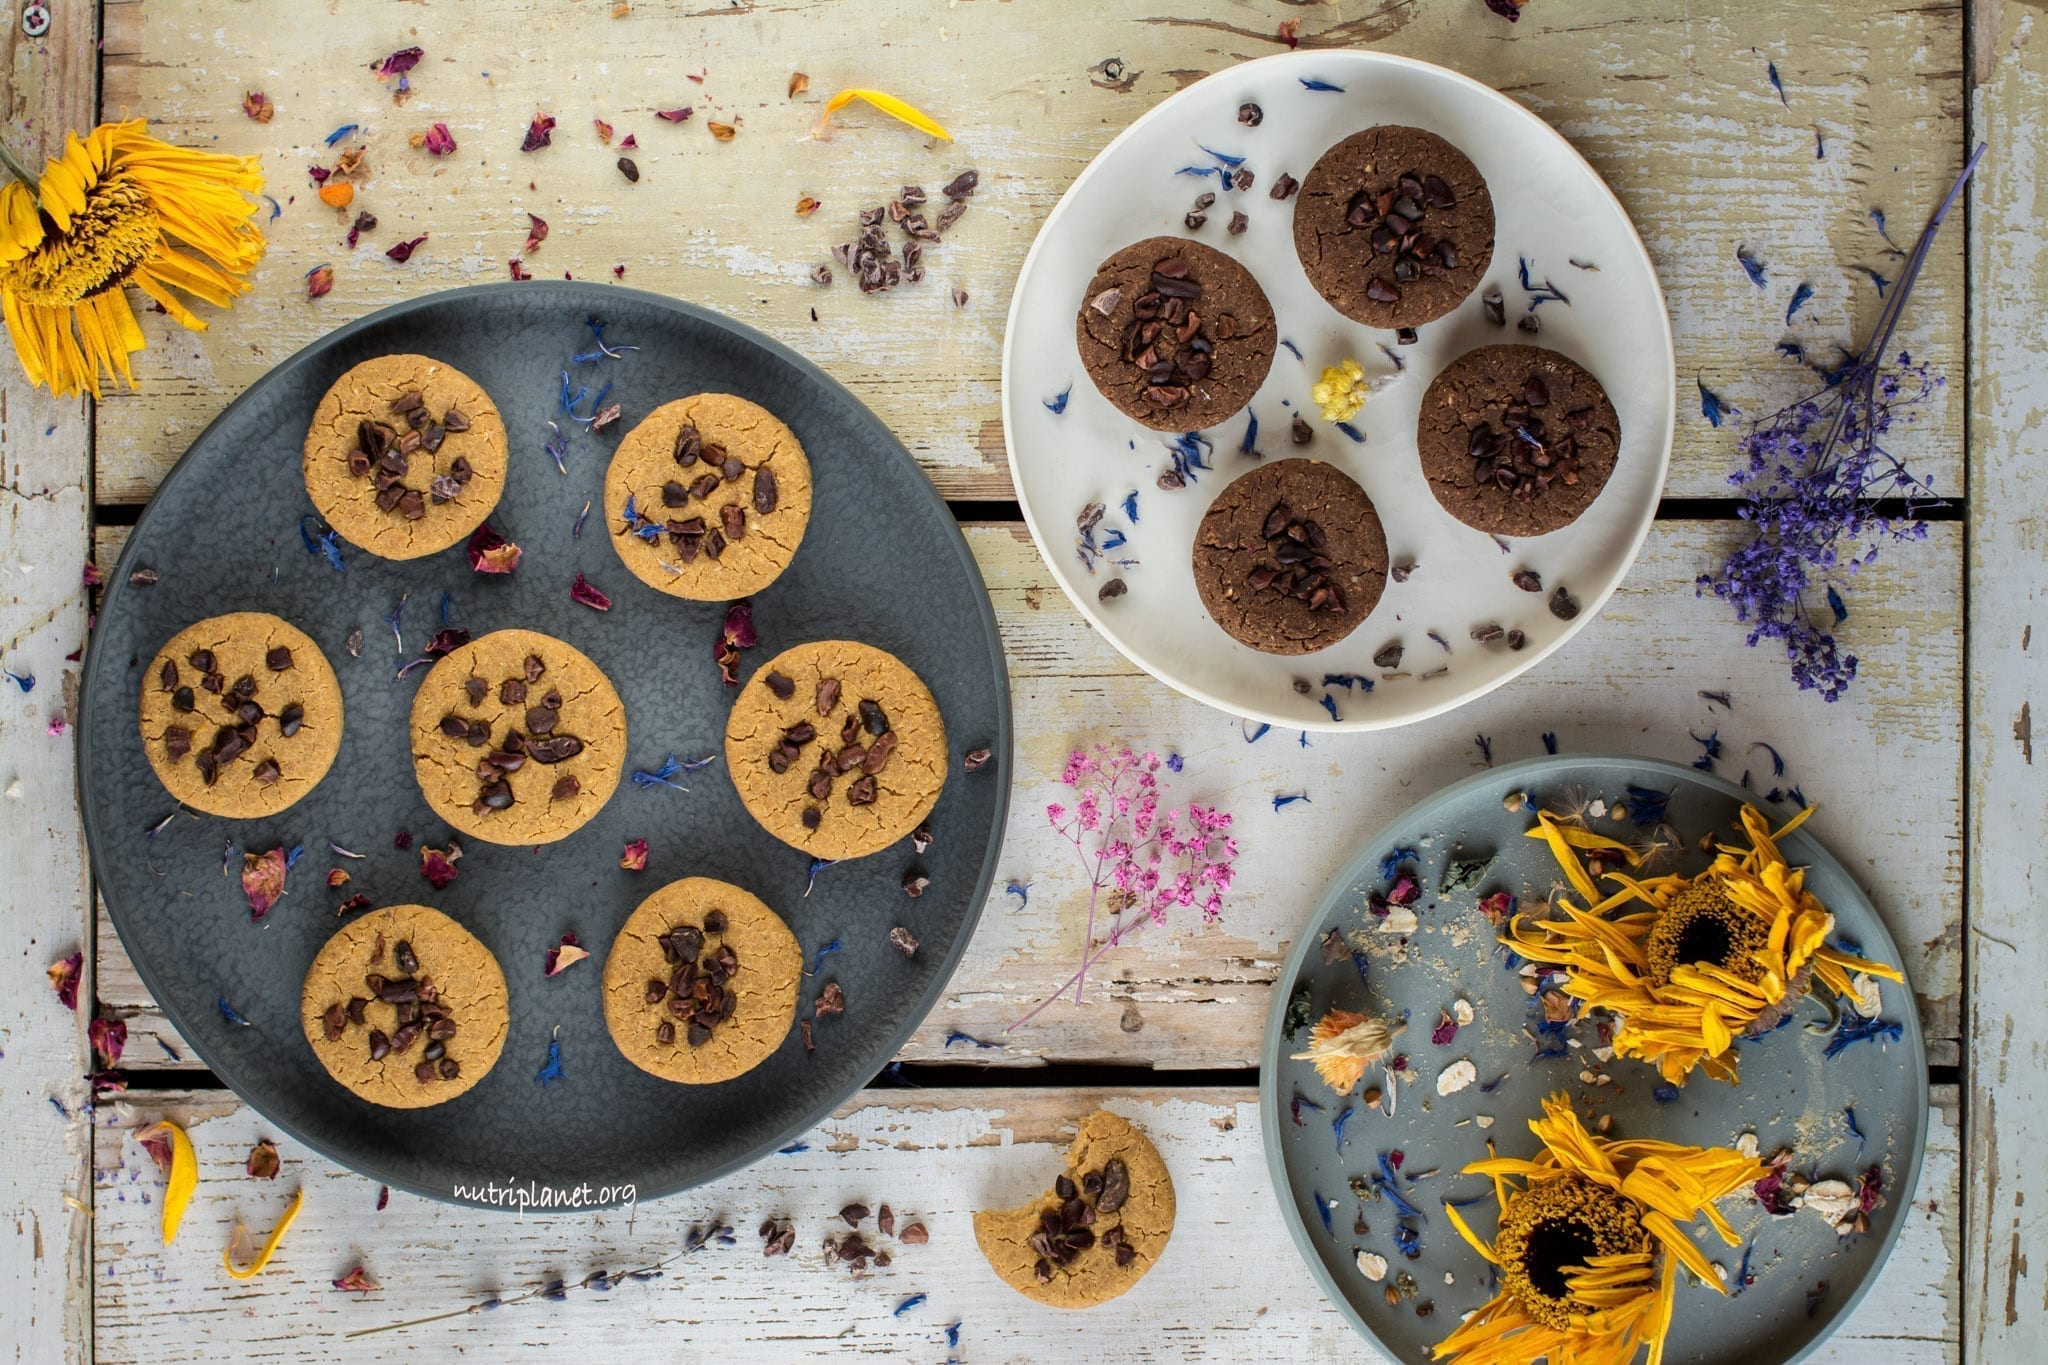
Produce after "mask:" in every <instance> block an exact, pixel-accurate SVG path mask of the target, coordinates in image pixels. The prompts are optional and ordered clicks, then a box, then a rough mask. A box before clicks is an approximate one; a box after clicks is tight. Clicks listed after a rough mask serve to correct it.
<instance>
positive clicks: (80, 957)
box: [50, 952, 85, 1010]
mask: <svg viewBox="0 0 2048 1365" xmlns="http://www.w3.org/2000/svg"><path fill="white" fill-rule="evenodd" d="M84 967H85V954H84V953H82V952H81V953H73V954H72V955H71V956H70V957H66V958H60V959H58V960H57V961H55V962H52V963H51V964H50V989H51V990H53V991H55V992H57V1001H58V1003H59V1004H61V1005H63V1006H64V1008H65V1009H67V1010H76V1009H77V1008H78V979H79V976H80V974H81V972H82V971H83V970H84Z"/></svg>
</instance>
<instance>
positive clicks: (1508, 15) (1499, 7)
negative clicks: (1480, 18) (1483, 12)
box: [1486, 0, 1529, 24]
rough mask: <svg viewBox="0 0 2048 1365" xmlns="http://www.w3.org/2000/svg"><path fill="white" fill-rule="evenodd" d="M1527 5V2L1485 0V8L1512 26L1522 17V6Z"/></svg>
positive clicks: (1518, 0)
mask: <svg viewBox="0 0 2048 1365" xmlns="http://www.w3.org/2000/svg"><path fill="white" fill-rule="evenodd" d="M1528 3H1529V0H1486V7H1487V8H1488V9H1490V10H1492V11H1493V12H1494V13H1495V14H1498V15H1499V16H1500V17H1501V18H1503V19H1505V20H1507V21H1508V22H1509V23H1511V24H1512V23H1514V22H1515V21H1516V20H1518V19H1520V18H1521V17H1522V6H1524V5H1526V4H1528Z"/></svg>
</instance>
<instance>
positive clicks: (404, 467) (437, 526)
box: [304, 355, 506, 559]
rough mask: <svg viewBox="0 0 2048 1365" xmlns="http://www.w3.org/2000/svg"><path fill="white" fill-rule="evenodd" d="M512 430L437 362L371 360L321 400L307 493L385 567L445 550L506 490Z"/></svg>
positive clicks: (481, 396)
mask: <svg viewBox="0 0 2048 1365" xmlns="http://www.w3.org/2000/svg"><path fill="white" fill-rule="evenodd" d="M505 462H506V442H505V423H504V422H503V420H501V419H500V418H499V416H498V409H497V406H496V405H495V404H493V403H492V402H491V399H490V396H489V395H488V394H486V393H485V392H484V391H483V390H482V389H480V388H478V387H477V384H476V381H475V380H473V379H471V378H470V377H469V376H468V375H466V374H464V373H462V371H460V370H458V369H456V368H455V367H454V366H452V365H446V364H443V363H442V362H441V361H438V360H435V359H433V358H432V357H430V356H423V355H384V356H378V357H376V358H375V359H372V360H365V361H364V362H363V363H362V364H360V365H357V366H355V367H354V368H353V369H351V370H349V371H348V373H346V374H344V375H342V377H341V378H339V379H337V380H335V381H334V387H333V388H331V389H329V390H328V391H327V393H326V396H325V397H323V398H321V400H320V405H319V406H318V407H317V408H315V409H314V411H313V423H312V426H311V427H310V428H308V429H307V432H306V448H305V456H304V463H305V473H306V493H307V495H308V496H309V497H311V498H312V499H313V506H315V507H316V508H318V509H319V510H320V515H321V516H323V517H325V518H326V519H327V524H328V525H330V526H332V527H333V528H334V529H335V530H337V531H339V532H340V533H341V535H342V538H343V539H345V540H347V541H348V542H349V543H350V544H351V545H357V546H360V547H362V548H363V549H365V550H368V551H369V552H370V553H371V554H376V555H382V556H384V558H386V559H418V558H419V557H420V556H422V555H430V554H433V553H434V552H435V551H437V550H445V549H447V548H448V547H449V546H450V545H453V544H455V543H456V542H457V541H459V540H462V539H464V538H465V537H467V536H468V535H469V533H470V532H471V531H474V530H475V529H476V528H477V527H478V526H479V525H481V524H482V523H483V520H484V518H485V517H488V516H489V515H490V514H491V509H492V508H494V507H496V506H497V505H498V497H499V495H500V494H502V493H503V492H504V491H505Z"/></svg>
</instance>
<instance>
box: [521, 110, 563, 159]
mask: <svg viewBox="0 0 2048 1365" xmlns="http://www.w3.org/2000/svg"><path fill="white" fill-rule="evenodd" d="M554 140H555V120H554V118H553V117H552V116H551V115H548V114H535V115H534V116H533V122H532V123H529V124H527V125H526V136H525V137H524V138H523V139H521V140H520V143H519V150H520V151H522V152H537V151H539V150H540V149H541V148H543V147H545V146H547V145H548V144H549V143H550V142H553V141H554Z"/></svg>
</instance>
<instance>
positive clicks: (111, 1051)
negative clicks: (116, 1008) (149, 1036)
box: [85, 1019, 128, 1066]
mask: <svg viewBox="0 0 2048 1365" xmlns="http://www.w3.org/2000/svg"><path fill="white" fill-rule="evenodd" d="M85 1037H86V1041H88V1042H90V1043H91V1044H92V1050H93V1052H94V1054H96V1055H97V1056H98V1057H99V1058H100V1065H102V1066H112V1065H113V1064H114V1063H116V1062H118V1061H120V1060H121V1050H122V1049H123V1048H125V1047H127V1046H128V1025H127V1024H126V1023H124V1022H123V1021H121V1020H119V1019H95V1020H93V1021H92V1023H90V1024H88V1025H87V1026H86V1030H85Z"/></svg>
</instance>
